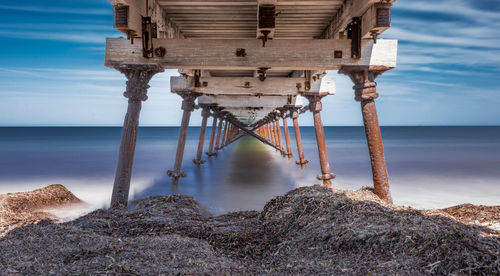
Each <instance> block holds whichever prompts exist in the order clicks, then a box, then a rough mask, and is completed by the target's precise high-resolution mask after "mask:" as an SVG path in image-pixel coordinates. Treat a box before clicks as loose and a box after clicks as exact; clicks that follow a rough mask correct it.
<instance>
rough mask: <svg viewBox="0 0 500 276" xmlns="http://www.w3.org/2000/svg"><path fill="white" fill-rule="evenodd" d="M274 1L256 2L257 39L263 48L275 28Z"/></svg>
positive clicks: (262, 0) (263, 0) (271, 37)
mask: <svg viewBox="0 0 500 276" xmlns="http://www.w3.org/2000/svg"><path fill="white" fill-rule="evenodd" d="M276 2H277V1H276V0H257V38H258V39H261V40H262V46H265V45H266V43H267V41H268V40H271V39H273V37H274V30H275V28H276Z"/></svg>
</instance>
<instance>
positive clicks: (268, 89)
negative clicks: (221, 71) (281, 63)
mask: <svg viewBox="0 0 500 276" xmlns="http://www.w3.org/2000/svg"><path fill="white" fill-rule="evenodd" d="M195 81H196V78H195V77H190V76H188V77H183V76H173V77H170V89H171V92H172V93H180V92H185V91H191V92H195V93H200V94H207V95H257V96H258V95H284V96H289V95H292V96H294V95H297V94H299V93H302V92H304V87H305V84H304V82H305V78H279V77H270V78H266V80H265V81H260V80H259V79H258V78H252V77H201V78H199V84H198V85H199V86H198V87H197V85H196V83H195ZM309 92H317V93H321V92H328V93H330V94H334V93H335V79H333V78H322V79H316V80H315V81H312V83H311V90H310V91H309Z"/></svg>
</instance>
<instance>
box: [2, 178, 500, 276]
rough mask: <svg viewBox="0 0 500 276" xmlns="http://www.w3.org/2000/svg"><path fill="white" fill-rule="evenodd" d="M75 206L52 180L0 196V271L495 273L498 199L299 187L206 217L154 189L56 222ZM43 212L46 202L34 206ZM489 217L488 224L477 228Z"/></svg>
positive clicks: (499, 249) (498, 269) (498, 265)
mask: <svg viewBox="0 0 500 276" xmlns="http://www.w3.org/2000/svg"><path fill="white" fill-rule="evenodd" d="M74 204H81V201H79V200H78V199H77V198H76V197H75V196H74V195H72V194H71V193H70V192H69V191H68V190H67V189H65V188H64V187H63V186H60V185H55V186H54V185H53V186H49V187H47V188H44V189H40V190H36V191H33V192H28V193H18V194H8V195H0V235H2V236H3V237H2V238H1V239H0V252H2V254H0V271H4V272H6V273H14V274H17V273H21V274H52V273H54V274H75V273H88V274H94V273H97V274H99V273H118V274H128V275H149V274H168V275H174V274H175V275H178V274H195V275H196V274H209V275H222V274H225V275H249V274H250V275H262V274H280V275H282V274H308V275H315V274H343V275H367V274H370V275H373V274H412V275H416V274H418V275H420V274H457V275H462V274H483V275H495V274H498V273H500V232H499V231H496V230H493V229H492V228H494V227H498V225H499V224H500V207H498V206H474V205H460V206H455V207H450V208H446V209H442V210H415V209H412V208H408V207H401V206H394V205H388V204H385V203H383V202H381V201H380V200H379V199H378V198H377V197H376V196H375V195H374V194H373V193H372V192H371V191H369V190H361V191H332V190H329V189H326V188H322V187H319V186H313V187H305V188H299V189H296V190H293V191H290V192H289V193H287V194H286V195H284V196H279V197H276V198H274V199H272V200H271V201H269V202H268V203H267V204H266V206H265V207H264V209H263V210H262V211H260V212H258V211H246V212H236V213H230V214H225V215H221V216H213V215H211V214H210V213H209V212H207V211H206V210H205V209H204V208H202V207H201V206H200V205H199V204H198V203H197V202H196V201H195V200H194V199H193V198H191V197H188V196H182V195H175V196H155V197H150V198H146V199H141V200H138V201H135V202H133V203H132V204H131V205H132V206H131V208H130V210H125V209H122V210H97V211H94V212H92V213H90V214H87V215H85V216H83V217H80V218H78V219H76V220H73V221H70V222H66V223H56V222H57V218H56V217H54V216H53V215H51V214H50V213H47V212H44V211H43V210H44V209H48V208H54V207H61V206H62V207H64V208H65V207H67V206H72V205H74ZM40 210H42V211H40ZM485 226H489V227H485Z"/></svg>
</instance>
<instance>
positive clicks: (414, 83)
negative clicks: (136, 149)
mask: <svg viewBox="0 0 500 276" xmlns="http://www.w3.org/2000/svg"><path fill="white" fill-rule="evenodd" d="M111 11H112V9H111V5H110V4H109V2H108V1H106V0H85V1H83V0H81V1H76V0H72V1H67V0H65V1H62V0H44V1H42V0H38V1H34V0H24V1H22V2H20V1H17V0H2V1H1V2H0V13H1V14H2V16H1V17H0V43H1V45H2V47H1V51H0V98H1V99H0V126H68V125H70V126H80V125H83V126H119V125H121V124H122V122H123V116H124V113H125V111H126V105H127V104H126V103H127V101H126V99H125V98H124V97H123V96H122V93H123V91H124V89H125V78H124V77H123V76H121V75H120V74H119V73H118V72H115V71H114V70H112V69H109V68H106V67H104V65H103V60H104V39H105V38H106V37H117V36H121V33H119V32H117V31H115V30H114V29H113V27H112V25H113V24H112V14H111ZM392 16H393V18H392V26H393V27H392V28H391V29H390V30H389V31H387V32H385V33H384V34H383V36H382V37H383V38H391V39H398V40H399V41H400V44H399V53H398V67H397V68H396V69H395V70H392V71H389V72H386V73H385V74H384V75H382V76H381V77H379V78H378V79H377V81H378V84H379V86H378V90H379V93H380V95H381V96H380V98H379V99H378V100H377V108H378V112H379V117H380V122H381V124H382V125H500V108H499V106H500V95H499V93H500V91H499V90H500V89H499V80H500V1H498V0H481V1H476V0H467V1H466V0H442V1H435V0H399V1H397V2H396V3H395V5H394V6H393V10H392ZM170 75H176V72H175V71H172V70H170V71H167V72H165V73H163V74H159V75H156V76H155V77H154V79H153V80H152V81H151V83H150V84H151V89H150V90H149V100H148V101H146V102H145V104H144V108H143V111H142V113H141V125H143V126H173V125H178V124H179V122H180V115H181V112H180V103H181V100H180V97H178V96H176V95H173V94H171V93H170V92H169V76H170ZM330 76H332V77H335V78H336V79H337V94H336V95H334V96H331V97H329V98H327V99H325V100H324V111H323V113H322V116H323V121H324V124H325V125H360V124H361V123H362V121H361V114H360V107H359V103H357V102H355V101H354V99H353V98H354V97H353V92H352V89H351V87H352V84H351V82H350V80H349V79H347V78H346V77H345V76H341V75H338V74H337V73H336V72H331V73H330ZM192 118H193V119H192V124H193V125H196V124H199V122H200V116H199V111H197V112H195V114H194V115H193V117H192ZM301 123H302V124H303V125H311V124H312V118H311V116H310V115H305V116H303V117H302V118H301Z"/></svg>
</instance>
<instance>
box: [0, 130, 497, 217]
mask: <svg viewBox="0 0 500 276" xmlns="http://www.w3.org/2000/svg"><path fill="white" fill-rule="evenodd" d="M199 130H200V128H197V127H193V128H190V129H189V132H188V138H187V139H188V140H187V145H186V151H185V155H184V162H183V170H184V171H186V173H187V175H188V176H187V177H186V178H183V179H181V180H180V181H179V184H178V185H173V184H172V183H171V180H170V179H169V177H167V176H166V173H165V172H166V171H167V170H168V169H172V167H173V162H174V156H175V150H176V145H177V135H178V131H179V129H178V128H176V127H164V128H141V129H140V132H139V138H138V145H137V149H136V155H135V163H134V171H133V176H132V185H131V199H135V198H139V197H145V196H149V195H168V194H176V193H180V194H187V195H191V196H194V197H195V198H196V199H197V200H198V201H199V202H201V203H202V204H203V205H204V206H206V207H207V208H208V209H209V210H210V211H212V212H214V213H222V212H228V211H235V210H248V209H261V208H262V207H263V206H264V204H265V202H266V201H268V200H269V199H270V198H272V197H274V196H276V195H280V194H283V193H285V192H287V191H289V190H290V189H293V188H296V187H300V186H306V185H312V184H315V183H318V181H317V180H316V179H315V176H316V174H318V173H319V172H320V169H319V161H318V153H317V148H316V141H315V136H314V128H312V127H303V128H301V130H302V139H303V143H304V149H305V154H306V158H307V159H309V160H310V163H309V164H307V166H305V167H304V168H301V167H300V166H297V165H296V164H295V160H296V157H297V154H296V151H295V148H296V147H295V140H294V137H293V136H292V137H291V138H292V145H293V147H292V148H293V149H294V158H293V159H288V158H283V157H282V156H281V155H280V154H279V153H278V152H276V151H275V150H273V149H272V148H270V147H268V146H266V145H263V144H262V143H260V142H258V141H257V140H255V139H253V138H244V139H241V140H239V141H238V142H237V143H235V144H233V145H230V146H229V147H227V148H225V149H223V150H222V151H220V152H219V155H218V156H216V157H212V158H208V157H207V156H204V159H205V160H207V162H206V163H205V164H203V165H201V166H200V167H197V166H196V165H194V164H193V163H192V161H191V160H192V159H193V158H194V157H195V154H196V147H197V144H198V136H199ZM290 130H291V131H290V133H291V134H292V135H293V131H292V130H293V129H290ZM325 132H326V137H327V146H328V155H329V158H330V164H331V166H332V168H333V172H334V173H335V174H336V175H337V178H336V179H335V180H334V183H333V185H334V186H335V187H338V188H342V189H358V188H361V187H363V186H371V185H372V180H371V171H370V162H369V156H368V150H367V148H366V142H365V137H364V131H363V128H362V127H326V128H325ZM382 132H383V138H384V145H385V152H386V159H387V164H388V169H389V174H390V181H391V189H392V194H393V198H394V201H395V203H397V204H404V205H411V206H415V207H418V208H436V207H446V206H450V205H454V204H460V203H466V202H470V203H475V204H488V205H499V204H500V127H384V128H383V129H382ZM209 134H210V128H208V129H207V141H206V143H205V145H206V148H207V147H208V145H207V143H208V139H209ZM120 137H121V128H105V127H101V128H78V127H75V128H64V127H62V128H0V193H6V192H17V191H25V190H31V189H35V188H39V187H43V186H46V185H48V184H53V183H60V184H63V185H65V186H66V187H68V188H69V189H70V190H71V191H73V192H74V193H75V194H76V195H77V196H78V197H80V198H82V199H83V200H85V201H87V202H89V203H91V204H92V205H93V206H94V207H95V208H96V207H101V206H106V205H107V204H108V202H109V199H110V195H111V189H112V184H113V178H114V173H115V168H116V161H117V155H118V148H119V144H120ZM205 151H206V150H205Z"/></svg>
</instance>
